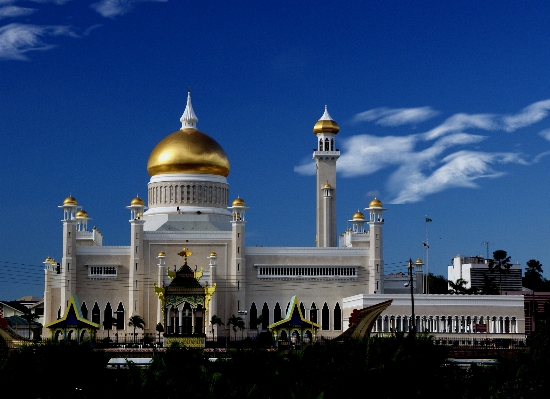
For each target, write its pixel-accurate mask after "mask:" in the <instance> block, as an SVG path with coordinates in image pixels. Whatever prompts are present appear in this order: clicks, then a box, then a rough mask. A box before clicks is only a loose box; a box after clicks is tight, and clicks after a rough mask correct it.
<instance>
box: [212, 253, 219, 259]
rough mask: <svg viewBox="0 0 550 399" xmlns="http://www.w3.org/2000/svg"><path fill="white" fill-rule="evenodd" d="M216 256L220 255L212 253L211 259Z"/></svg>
mask: <svg viewBox="0 0 550 399" xmlns="http://www.w3.org/2000/svg"><path fill="white" fill-rule="evenodd" d="M215 256H218V254H217V253H215V252H212V253H211V254H210V257H212V258H213V257H215Z"/></svg>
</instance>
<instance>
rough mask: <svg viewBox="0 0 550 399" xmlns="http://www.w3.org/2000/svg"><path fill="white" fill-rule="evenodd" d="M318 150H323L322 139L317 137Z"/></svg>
mask: <svg viewBox="0 0 550 399" xmlns="http://www.w3.org/2000/svg"><path fill="white" fill-rule="evenodd" d="M319 151H323V139H319Z"/></svg>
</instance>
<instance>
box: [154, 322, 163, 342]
mask: <svg viewBox="0 0 550 399" xmlns="http://www.w3.org/2000/svg"><path fill="white" fill-rule="evenodd" d="M155 330H157V333H158V335H159V342H160V333H161V332H164V326H163V325H162V323H160V322H159V323H157V326H156V327H155Z"/></svg>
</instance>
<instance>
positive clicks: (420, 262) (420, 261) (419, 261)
mask: <svg viewBox="0 0 550 399" xmlns="http://www.w3.org/2000/svg"><path fill="white" fill-rule="evenodd" d="M415 263H416V264H417V265H423V264H424V262H422V259H420V258H418V259H417V260H416V262H415Z"/></svg>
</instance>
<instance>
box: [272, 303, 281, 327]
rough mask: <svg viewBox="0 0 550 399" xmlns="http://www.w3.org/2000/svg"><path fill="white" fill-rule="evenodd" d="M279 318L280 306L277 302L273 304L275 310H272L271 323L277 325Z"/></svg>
mask: <svg viewBox="0 0 550 399" xmlns="http://www.w3.org/2000/svg"><path fill="white" fill-rule="evenodd" d="M282 319H283V318H282V317H281V306H280V305H279V302H277V303H276V304H275V309H273V323H277V322H278V321H280V320H282Z"/></svg>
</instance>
